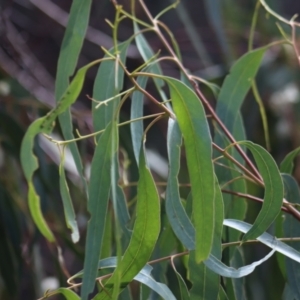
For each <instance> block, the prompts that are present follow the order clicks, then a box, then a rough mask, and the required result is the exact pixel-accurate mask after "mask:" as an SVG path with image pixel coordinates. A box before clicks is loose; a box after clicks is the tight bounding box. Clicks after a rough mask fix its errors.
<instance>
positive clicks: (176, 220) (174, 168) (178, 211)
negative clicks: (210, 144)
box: [166, 119, 195, 250]
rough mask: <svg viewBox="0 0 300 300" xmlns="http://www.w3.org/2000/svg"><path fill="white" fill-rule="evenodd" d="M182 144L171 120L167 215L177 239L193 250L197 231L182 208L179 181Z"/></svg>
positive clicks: (169, 129) (175, 124)
mask: <svg viewBox="0 0 300 300" xmlns="http://www.w3.org/2000/svg"><path fill="white" fill-rule="evenodd" d="M181 143H182V138H181V133H180V129H179V126H178V123H177V122H176V121H174V120H172V119H169V125H168V137H167V146H168V156H169V177H168V183H167V189H166V213H167V216H168V219H169V222H170V224H171V226H172V229H173V231H174V233H175V234H176V236H177V238H178V239H179V240H180V241H181V243H182V244H183V245H184V246H185V247H186V248H187V249H189V250H193V249H195V229H194V227H193V225H192V223H191V221H190V219H189V217H188V216H187V214H186V212H185V210H184V208H183V206H182V203H181V200H180V195H179V186H178V179H177V176H178V172H179V168H180V147H181Z"/></svg>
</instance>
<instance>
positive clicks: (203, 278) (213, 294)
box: [189, 180, 224, 300]
mask: <svg viewBox="0 0 300 300" xmlns="http://www.w3.org/2000/svg"><path fill="white" fill-rule="evenodd" d="M215 190H216V193H215V197H216V198H215V210H214V212H215V217H214V219H215V226H214V228H215V235H214V241H213V247H212V255H213V256H214V257H216V258H217V259H219V260H221V257H222V247H221V241H222V231H223V220H224V207H223V199H222V192H221V189H220V186H219V184H218V181H217V180H216V181H215ZM209 259H211V256H210V258H209ZM189 279H190V281H191V282H192V283H193V286H192V288H191V290H190V295H191V299H195V300H196V299H204V300H206V299H207V300H210V299H217V297H218V294H219V287H220V276H219V275H218V274H217V273H215V272H214V271H212V270H210V269H209V268H208V267H207V266H206V265H205V262H204V263H201V264H197V263H196V261H195V254H194V251H192V252H190V255H189Z"/></svg>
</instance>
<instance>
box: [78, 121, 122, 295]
mask: <svg viewBox="0 0 300 300" xmlns="http://www.w3.org/2000/svg"><path fill="white" fill-rule="evenodd" d="M116 126H117V124H116V122H112V123H110V124H109V125H108V126H107V128H106V129H105V131H104V132H103V134H102V135H101V137H100V139H99V141H98V144H97V146H96V149H95V153H94V157H93V160H92V164H91V165H92V168H91V179H90V184H89V195H90V198H89V201H88V211H89V213H90V215H91V218H90V221H89V223H88V227H87V237H86V244H85V253H86V256H85V259H84V275H83V283H82V289H81V298H82V299H83V300H84V299H87V298H88V295H89V293H91V292H92V291H93V289H94V286H95V278H96V275H97V262H98V259H99V256H100V249H101V244H102V239H103V235H104V231H105V218H106V214H107V204H108V198H109V192H110V185H111V177H110V172H111V169H110V168H111V160H112V156H113V155H112V153H113V149H112V142H111V139H112V134H113V132H117V129H116V128H115V130H114V128H113V127H116Z"/></svg>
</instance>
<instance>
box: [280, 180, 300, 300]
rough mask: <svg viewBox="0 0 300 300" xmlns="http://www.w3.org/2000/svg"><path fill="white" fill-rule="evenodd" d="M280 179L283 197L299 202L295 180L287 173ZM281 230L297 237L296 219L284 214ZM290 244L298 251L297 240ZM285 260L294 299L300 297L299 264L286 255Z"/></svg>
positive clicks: (299, 197)
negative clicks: (282, 184) (282, 186)
mask: <svg viewBox="0 0 300 300" xmlns="http://www.w3.org/2000/svg"><path fill="white" fill-rule="evenodd" d="M282 179H283V183H284V191H285V193H284V194H285V195H284V196H285V198H286V199H287V200H288V201H289V202H291V203H296V204H300V192H299V187H298V184H297V182H296V180H295V179H294V178H293V177H292V176H291V175H289V174H282ZM283 231H284V236H285V237H287V238H288V237H291V238H293V237H299V236H300V227H299V222H298V220H296V219H295V218H294V217H293V216H291V215H289V214H286V215H285V221H284V226H283ZM292 245H293V248H295V249H296V250H297V251H300V243H299V242H294V243H293V244H292ZM285 261H286V274H287V281H288V284H289V287H290V289H291V290H292V291H293V293H294V297H295V298H296V299H300V286H299V281H300V264H295V262H294V261H292V260H291V259H289V258H287V257H286V258H285Z"/></svg>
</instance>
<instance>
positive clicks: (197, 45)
mask: <svg viewBox="0 0 300 300" xmlns="http://www.w3.org/2000/svg"><path fill="white" fill-rule="evenodd" d="M169 2H173V1H172V0H169ZM176 13H177V14H178V17H179V19H180V20H181V22H182V23H183V24H184V28H185V31H186V33H187V35H188V37H189V39H190V41H191V43H192V45H193V46H194V49H195V50H196V52H197V55H198V56H199V58H200V59H201V61H202V64H203V65H204V66H205V67H210V66H212V65H213V63H212V60H211V59H210V56H209V53H208V52H207V51H206V48H205V46H204V43H203V41H202V39H201V36H200V32H199V30H198V29H197V28H196V26H195V25H194V24H193V21H192V18H191V16H190V15H189V12H188V10H187V9H186V3H185V2H180V3H179V5H178V7H177V9H176Z"/></svg>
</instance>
